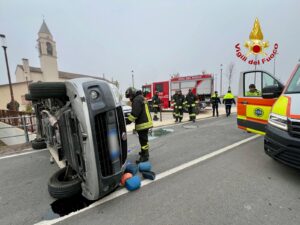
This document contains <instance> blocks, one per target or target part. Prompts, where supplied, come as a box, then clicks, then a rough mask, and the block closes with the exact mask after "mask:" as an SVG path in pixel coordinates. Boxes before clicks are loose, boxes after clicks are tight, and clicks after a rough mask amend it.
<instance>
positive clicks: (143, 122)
mask: <svg viewBox="0 0 300 225" xmlns="http://www.w3.org/2000/svg"><path fill="white" fill-rule="evenodd" d="M125 97H126V98H129V99H130V101H131V102H132V110H131V114H130V115H129V116H128V120H129V121H131V122H135V130H136V131H137V133H138V136H139V142H140V145H141V151H140V153H139V155H140V158H139V160H137V163H139V162H146V161H148V160H149V143H148V132H149V129H150V128H152V127H153V124H152V118H151V115H150V111H149V108H148V103H147V100H146V99H145V98H144V97H143V95H142V92H140V91H137V90H136V89H134V88H132V87H130V88H128V89H127V90H126V92H125Z"/></svg>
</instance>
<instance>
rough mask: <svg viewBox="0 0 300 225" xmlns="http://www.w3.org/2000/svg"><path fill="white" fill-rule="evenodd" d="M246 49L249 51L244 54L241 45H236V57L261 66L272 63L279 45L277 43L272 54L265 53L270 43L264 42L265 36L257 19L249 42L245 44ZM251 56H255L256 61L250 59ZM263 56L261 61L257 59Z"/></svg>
mask: <svg viewBox="0 0 300 225" xmlns="http://www.w3.org/2000/svg"><path fill="white" fill-rule="evenodd" d="M244 47H245V48H246V49H247V53H246V54H243V53H242V50H241V44H240V43H238V44H236V45H235V51H236V56H237V57H238V58H240V59H241V60H243V61H244V62H247V63H248V64H250V65H260V64H265V63H267V62H270V61H271V60H272V59H273V58H274V57H275V55H276V53H277V49H278V44H277V43H275V44H274V46H273V50H272V53H271V54H269V55H268V54H267V53H266V52H265V50H266V49H268V48H269V47H270V44H269V42H268V41H264V35H263V33H262V31H261V28H260V24H259V21H258V19H257V18H256V19H255V22H254V26H253V28H252V31H251V33H250V35H249V40H248V41H246V42H245V44H244ZM251 55H254V56H255V59H253V58H249V57H250V56H251ZM258 56H261V57H262V58H261V59H257V58H258Z"/></svg>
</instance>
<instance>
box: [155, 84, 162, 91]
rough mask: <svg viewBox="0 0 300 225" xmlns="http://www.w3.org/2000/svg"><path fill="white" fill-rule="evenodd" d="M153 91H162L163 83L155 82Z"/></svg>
mask: <svg viewBox="0 0 300 225" xmlns="http://www.w3.org/2000/svg"><path fill="white" fill-rule="evenodd" d="M155 91H158V92H163V84H156V87H155Z"/></svg>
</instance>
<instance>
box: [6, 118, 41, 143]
mask: <svg viewBox="0 0 300 225" xmlns="http://www.w3.org/2000/svg"><path fill="white" fill-rule="evenodd" d="M28 133H29V134H30V135H29V140H33V139H34V138H35V134H31V132H28ZM3 137H5V138H3ZM0 140H1V141H2V142H4V143H5V144H6V145H17V144H23V143H25V142H26V139H25V133H24V130H22V129H20V128H17V127H13V126H11V125H9V124H6V123H2V122H0Z"/></svg>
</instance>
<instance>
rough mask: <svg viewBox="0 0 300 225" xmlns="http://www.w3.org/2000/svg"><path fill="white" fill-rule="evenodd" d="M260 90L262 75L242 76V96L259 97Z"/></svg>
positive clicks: (251, 73)
mask: <svg viewBox="0 0 300 225" xmlns="http://www.w3.org/2000/svg"><path fill="white" fill-rule="evenodd" d="M261 90H262V73H261V72H255V71H252V72H247V73H245V74H244V96H246V97H260V96H261Z"/></svg>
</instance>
